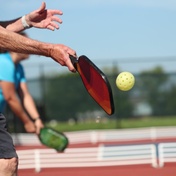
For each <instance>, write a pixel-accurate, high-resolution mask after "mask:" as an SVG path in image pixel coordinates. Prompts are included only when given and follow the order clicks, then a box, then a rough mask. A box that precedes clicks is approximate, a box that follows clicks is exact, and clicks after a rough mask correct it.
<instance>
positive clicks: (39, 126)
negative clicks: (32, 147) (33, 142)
mask: <svg viewBox="0 0 176 176" xmlns="http://www.w3.org/2000/svg"><path fill="white" fill-rule="evenodd" d="M35 127H36V131H35V132H36V134H37V135H39V133H40V129H41V128H43V127H44V125H43V123H42V121H41V119H37V120H36V121H35Z"/></svg>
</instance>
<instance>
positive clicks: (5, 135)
mask: <svg viewBox="0 0 176 176" xmlns="http://www.w3.org/2000/svg"><path fill="white" fill-rule="evenodd" d="M14 157H15V158H18V155H17V153H16V150H15V147H14V144H13V140H12V137H11V135H10V133H9V132H8V131H7V125H6V118H5V117H4V115H3V114H2V113H0V159H10V158H14Z"/></svg>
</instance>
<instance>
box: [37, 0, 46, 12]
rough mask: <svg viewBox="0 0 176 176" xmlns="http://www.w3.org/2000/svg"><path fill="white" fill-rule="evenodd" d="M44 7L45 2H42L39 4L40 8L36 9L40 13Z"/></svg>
mask: <svg viewBox="0 0 176 176" xmlns="http://www.w3.org/2000/svg"><path fill="white" fill-rule="evenodd" d="M45 8H46V3H45V2H42V5H41V6H40V8H39V9H38V10H37V11H38V12H39V13H42V12H43V11H44V10H45Z"/></svg>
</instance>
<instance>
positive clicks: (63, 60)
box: [49, 44, 77, 72]
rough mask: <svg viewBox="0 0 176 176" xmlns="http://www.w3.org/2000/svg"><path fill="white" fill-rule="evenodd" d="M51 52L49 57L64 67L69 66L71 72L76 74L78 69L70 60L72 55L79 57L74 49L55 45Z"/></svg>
mask: <svg viewBox="0 0 176 176" xmlns="http://www.w3.org/2000/svg"><path fill="white" fill-rule="evenodd" d="M49 52H50V53H49V56H50V57H51V58H53V60H55V61H56V62H58V63H59V64H61V65H62V66H67V67H68V69H69V70H70V71H72V72H76V69H75V68H74V66H73V64H72V63H71V60H70V58H69V56H70V55H72V56H74V57H77V56H76V52H75V51H74V50H73V49H71V48H69V47H68V46H65V45H63V44H53V45H52V47H51V49H50V50H49Z"/></svg>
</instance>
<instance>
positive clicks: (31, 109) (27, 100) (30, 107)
mask: <svg viewBox="0 0 176 176" xmlns="http://www.w3.org/2000/svg"><path fill="white" fill-rule="evenodd" d="M23 104H24V107H25V109H26V111H27V112H28V114H29V115H30V117H31V118H32V119H33V120H35V119H37V118H39V117H40V115H39V113H38V111H37V108H36V106H35V103H34V100H33V98H32V97H31V95H29V94H27V95H25V96H24V98H23Z"/></svg>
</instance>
